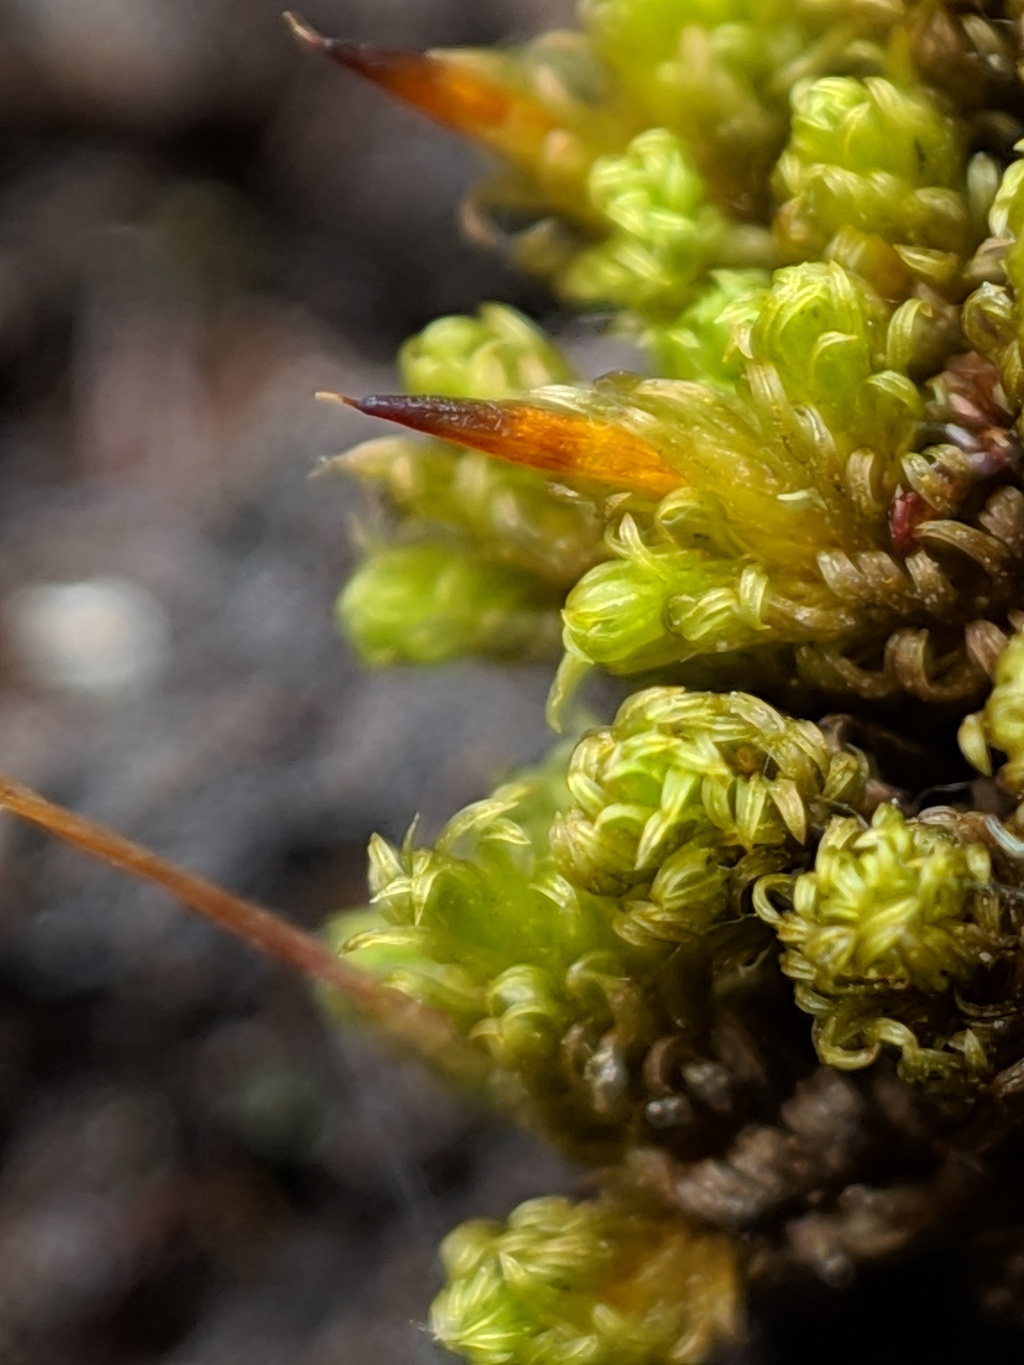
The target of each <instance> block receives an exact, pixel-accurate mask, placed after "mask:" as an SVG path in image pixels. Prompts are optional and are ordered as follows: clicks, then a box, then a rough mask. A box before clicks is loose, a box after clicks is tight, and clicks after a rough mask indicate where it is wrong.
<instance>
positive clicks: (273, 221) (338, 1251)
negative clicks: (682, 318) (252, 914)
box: [0, 0, 569, 1365]
mask: <svg viewBox="0 0 1024 1365" xmlns="http://www.w3.org/2000/svg"><path fill="white" fill-rule="evenodd" d="M568 10H569V5H568V3H565V4H561V3H553V0H474V3H472V4H467V3H465V0H315V3H313V0H311V3H310V4H309V6H308V8H307V9H306V11H305V12H306V14H307V17H308V18H309V19H310V20H311V21H312V22H313V23H315V24H316V25H318V26H319V27H321V28H322V29H323V30H324V31H325V32H327V33H331V34H340V35H343V36H346V37H352V38H357V39H374V38H376V39H383V40H386V41H387V42H390V43H407V44H410V45H413V46H416V47H425V46H436V45H449V44H466V43H468V44H475V43H487V42H493V41H496V40H499V39H504V38H509V37H511V38H513V39H514V38H516V37H525V36H527V35H528V34H529V33H530V32H531V31H534V30H535V29H537V28H540V27H544V26H550V25H552V24H553V23H555V22H557V21H558V20H559V19H560V18H563V17H566V16H567V14H568ZM0 122H2V125H3V136H2V152H0V768H2V769H3V770H5V771H7V772H9V773H11V774H12V775H15V776H17V777H19V778H20V779H21V780H23V781H26V782H29V783H31V784H32V785H34V786H37V787H39V788H40V789H42V790H43V791H44V792H46V793H47V794H48V795H50V796H51V797H53V798H54V799H57V800H60V801H62V802H65V803H67V804H69V805H71V806H73V807H75V808H76V809H79V810H81V811H83V812H86V813H88V814H89V815H91V816H93V817H95V818H98V819H101V820H103V821H106V822H108V823H109V824H111V825H113V826H115V827H116V828H118V829H120V830H122V831H123V832H125V833H127V834H129V835H131V836H132V837H134V838H136V839H140V840H142V841H143V842H145V843H147V844H149V845H151V846H152V847H153V848H155V849H157V850H158V851H160V852H161V853H162V854H164V855H165V856H167V857H169V858H172V859H174V860H176V861H179V862H181V863H183V864H185V865H186V866H188V867H190V868H193V869H195V870H197V871H200V872H202V873H204V874H205V875H207V876H209V877H212V878H214V879H216V880H217V881H220V882H222V883H224V884H225V885H227V886H230V887H232V888H234V889H236V890H238V891H240V892H242V893H243V894H245V895H248V896H251V897H254V898H256V899H258V900H260V901H263V902H264V903H267V904H270V905H273V906H275V907H278V908H283V909H285V910H287V912H288V913H289V914H290V915H292V916H293V917H294V918H295V919H297V920H299V921H300V922H302V923H304V924H307V925H309V926H315V925H317V924H318V923H319V922H320V921H321V920H322V919H323V917H324V916H325V915H326V914H327V913H328V912H330V911H331V910H333V909H336V908H338V907H340V906H343V905H354V904H358V903H359V902H360V901H361V899H362V898H363V896H364V894H365V890H364V862H365V858H364V850H365V845H366V841H367V838H368V837H369V835H370V833H371V832H372V831H373V830H380V831H382V832H383V833H385V834H387V835H389V836H391V837H400V836H401V834H402V833H403V832H404V830H405V828H406V826H407V825H408V823H409V821H410V820H411V818H412V817H413V815H414V814H415V813H416V812H417V811H421V812H423V813H424V817H425V822H426V828H427V832H428V833H429V831H430V830H431V829H435V828H436V827H437V824H438V822H439V821H440V820H441V819H442V818H443V817H444V816H445V815H447V814H449V813H451V812H452V811H453V810H454V809H456V808H457V807H458V806H459V805H460V804H462V803H463V802H465V801H467V800H470V799H473V798H475V797H476V796H478V795H480V794H481V793H482V792H483V791H484V790H485V789H486V788H487V787H488V786H489V785H490V784H491V782H492V780H493V778H494V777H495V776H496V775H497V774H500V772H501V771H502V770H503V769H507V768H508V767H509V766H510V765H512V764H514V763H516V762H519V761H522V759H523V758H526V757H532V756H533V755H534V754H535V753H536V752H538V751H539V750H540V748H541V747H542V746H543V745H544V743H545V740H544V732H543V720H542V710H543V700H544V694H545V690H546V686H547V676H546V673H545V672H544V671H543V670H542V671H540V672H532V673H531V672H522V673H518V674H517V673H515V672H514V671H511V670H508V669H505V668H500V669H499V668H495V669H490V668H484V667H473V668H466V669H460V670H444V671H440V672H434V673H424V674H419V675H409V674H394V675H390V676H377V677H372V678H371V677H368V676H367V675H366V674H364V673H363V671H362V670H361V669H360V668H359V667H358V665H357V664H356V662H355V661H354V660H353V658H352V657H351V655H350V653H349V652H348V650H347V648H346V646H345V645H344V644H343V643H342V642H341V641H340V640H339V638H338V637H337V635H336V633H335V632H334V630H333V626H332V620H331V613H332V606H333V599H334V596H335V594H336V592H337V589H338V586H339V584H340V583H341V581H342V579H343V578H344V576H345V574H346V571H347V567H348V563H349V558H350V553H351V551H350V548H349V544H350V528H351V523H352V521H353V519H354V518H355V517H357V516H358V514H359V509H360V506H361V505H362V499H361V496H360V494H359V493H358V491H357V490H356V489H354V488H353V487H350V486H348V485H347V484H346V483H345V481H344V480H342V479H340V478H337V477H334V478H324V479H321V480H320V481H314V482H311V481H310V474H311V471H313V470H314V469H315V467H316V464H317V461H318V460H319V459H320V458H321V457H323V456H329V455H332V454H334V453H336V452H337V451H339V450H341V449H344V448H345V447H346V446H348V445H351V444H353V443H354V442H356V441H358V440H360V439H363V438H364V437H365V436H366V435H368V434H370V424H369V423H367V422H365V420H364V419H360V418H357V417H355V416H354V415H352V414H347V413H345V412H343V411H341V410H340V409H338V408H336V407H322V406H318V405H317V404H315V403H314V402H313V398H312V395H313V393H314V391H315V390H317V389H320V388H326V389H339V388H344V389H346V390H347V391H349V392H355V393H360V392H370V391H373V390H378V391H379V390H382V389H383V390H385V391H387V390H388V389H392V388H393V387H394V384H395V380H394V374H393V370H392V356H393V354H394V351H395V349H396V347H397V346H398V345H399V343H400V342H401V341H402V340H403V339H404V338H405V337H406V336H407V335H408V334H410V333H412V332H414V331H416V330H417V329H419V328H420V327H421V326H423V325H424V324H425V323H426V322H428V321H429V320H430V319H431V318H432V317H434V316H436V315H438V314H440V313H444V312H452V311H456V312H458V311H467V310H472V309H473V308H475V306H476V305H477V303H478V302H479V301H480V300H481V299H482V298H497V299H502V300H507V301H510V302H515V303H520V304H525V305H526V306H528V307H533V308H536V307H538V306H539V307H541V308H543V307H544V303H543V300H539V299H538V298H537V297H535V296H532V295H530V294H529V293H528V291H527V289H526V286H524V285H523V283H522V282H521V281H519V280H517V279H516V278H514V277H513V276H512V275H511V274H510V273H509V272H506V271H505V270H504V268H503V267H502V266H501V264H500V263H499V262H497V261H495V260H493V259H491V258H489V257H487V256H486V255H483V254H481V253H479V252H478V251H474V250H473V249H471V248H469V247H467V246H466V245H465V244H464V243H462V242H460V241H459V239H458V235H457V231H456V228H455V226H454V211H455V205H456V203H457V200H458V198H459V196H460V194H461V193H462V192H463V190H464V189H465V188H466V186H467V185H468V183H469V182H470V180H471V179H472V177H473V175H474V173H475V171H476V169H477V166H478V163H477V161H476V159H475V157H474V156H473V154H472V153H471V152H470V151H469V150H467V149H464V148H463V147H461V146H459V145H458V144H457V143H456V142H455V141H454V140H453V139H452V138H450V137H448V136H447V135H445V134H443V133H441V132H440V131H437V130H435V129H433V128H432V127H430V126H427V125H424V124H421V123H420V122H419V121H418V120H417V119H416V118H415V116H414V115H412V114H411V113H408V112H406V111H404V110H402V109H398V108H394V107H392V106H391V105H390V104H388V103H387V102H386V100H385V99H384V98H383V97H382V96H380V95H378V94H377V93H376V92H375V91H373V90H372V89H370V88H369V87H367V86H365V85H363V84H361V83H359V82H357V81H356V80H355V79H354V78H350V77H348V76H347V75H346V74H344V73H342V72H340V71H339V70H338V69H336V68H334V67H331V66H330V65H329V64H327V63H320V62H317V61H316V60H315V59H313V58H312V57H311V56H310V55H309V54H307V53H303V52H301V51H299V50H298V49H297V47H296V46H295V44H294V43H293V42H292V41H291V39H290V38H289V36H288V34H287V32H286V30H285V27H284V25H283V24H282V22H281V18H280V13H279V9H278V5H277V4H276V3H273V0H0ZM0 891H2V904H3V913H2V915H0V1160H2V1169H0V1365H115V1363H116V1365H143V1363H144V1362H145V1363H148V1362H161V1365H236V1362H237V1363H238V1365H241V1363H242V1362H244V1363H245V1365H285V1362H287V1365H337V1363H338V1362H344V1363H345V1365H361V1362H364V1361H365V1362H369V1361H373V1362H374V1363H375V1365H399V1363H401V1365H417V1363H418V1362H424V1365H425V1363H426V1362H429V1361H433V1360H437V1359H439V1358H440V1357H439V1356H438V1355H437V1354H436V1353H435V1352H434V1350H433V1348H432V1347H431V1346H430V1345H429V1342H428V1339H427V1336H426V1334H425V1332H424V1330H423V1325H422V1324H423V1319H424V1318H425V1313H426V1308H427V1305H428V1303H429V1300H430V1297H431V1296H432V1293H433V1292H434V1289H435V1288H436V1286H437V1283H438V1272H437V1269H436V1264H435V1248H436V1244H437V1242H438V1241H439V1239H440V1237H441V1236H442V1234H443V1233H444V1232H445V1231H446V1230H447V1229H448V1228H449V1227H450V1226H451V1225H452V1224H453V1223H455V1222H457V1221H458V1220H460V1219H462V1218H465V1217H468V1216H471V1215H473V1214H477V1213H479V1214H502V1213H504V1212H505V1211H507V1209H508V1208H509V1207H510V1206H511V1205H512V1204H513V1203H514V1202H516V1201H517V1200H519V1199H521V1198H524V1197H526V1196H527V1195H530V1194H534V1193H540V1192H544V1191H545V1190H548V1189H553V1188H556V1187H559V1186H560V1185H563V1184H564V1183H565V1173H564V1172H563V1171H562V1170H561V1168H559V1167H558V1165H557V1163H556V1161H555V1159H554V1158H552V1157H550V1156H549V1155H547V1154H546V1153H545V1152H543V1150H542V1149H540V1148H539V1147H538V1146H535V1145H534V1144H532V1143H531V1142H530V1141H529V1140H528V1139H526V1138H524V1137H522V1136H521V1135H515V1134H511V1133H509V1132H508V1131H506V1130H505V1129H504V1128H503V1127H501V1126H500V1125H491V1124H488V1123H485V1122H484V1121H483V1120H481V1119H480V1117H479V1116H478V1115H477V1114H476V1113H475V1112H473V1111H472V1110H471V1108H469V1107H467V1106H463V1105H461V1104H460V1103H458V1102H457V1101H456V1100H455V1099H454V1098H453V1097H452V1096H451V1095H448V1094H446V1093H444V1092H442V1091H440V1090H439V1089H436V1088H434V1087H433V1086H432V1085H431V1084H430V1083H429V1082H428V1081H427V1080H425V1079H424V1078H423V1077H422V1076H421V1075H420V1074H419V1073H418V1071H417V1070H416V1069H415V1068H414V1067H411V1066H408V1065H404V1064H401V1063H398V1062H394V1061H392V1059H391V1058H389V1057H387V1055H386V1054H384V1053H383V1052H380V1051H378V1050H377V1048H376V1047H375V1046H374V1045H373V1044H372V1043H370V1042H369V1041H368V1040H366V1039H365V1038H363V1037H361V1036H359V1035H358V1034H355V1033H353V1034H349V1035H346V1036H344V1037H339V1036H338V1035H337V1034H331V1033H330V1032H329V1031H328V1029H327V1028H326V1027H325V1025H324V1024H323V1022H322V1021H321V1019H320V1017H319V1016H318V1014H317V1012H316V1009H315V1007H314V1005H313V1003H312V1002H311V1000H310V999H309V998H308V994H307V991H306V990H305V988H304V987H303V985H302V983H299V982H296V981H293V980H291V979H290V978H289V977H288V976H287V975H286V973H285V972H284V971H283V970H281V969H278V968H277V967H275V966H273V965H271V964H267V963H264V962H262V961H260V960H258V959H257V958H256V957H255V955H254V954H252V953H251V952H249V951H247V950H246V949H244V948H242V947H239V946H236V945H235V944H233V943H231V942H229V941H228V940H226V939H225V938H224V937H223V936H222V935H220V934H219V933H218V932H216V931H215V930H213V929H211V928H208V927H207V926H206V925H205V924H203V923H201V922H197V921H196V920H195V919H194V918H191V917H189V916H188V915H186V914H184V913H183V912H181V911H179V910H178V909H177V908H176V907H175V906H173V905H172V904H170V903H169V902H168V901H167V900H166V899H165V898H163V897H161V896H160V895H158V894H157V893H156V892H152V891H149V890H147V889H145V888H143V887H140V886H138V885H136V884H133V883H131V882H130V881H127V880H125V879H123V878H121V877H118V876H117V875H115V874H111V873H108V872H107V871H106V870H105V869H102V868H100V867H98V866H95V865H93V864H91V863H90V862H88V861H86V860H85V859H83V858H82V857H81V856H79V855H76V854H73V853H71V852H70V851H66V850H63V849H61V848H58V847H55V846H54V845H53V844H52V843H51V842H49V841H48V840H46V839H44V838H42V837H41V836H36V835H34V834H33V833H31V832H30V831H27V830H26V829H24V828H21V827H18V826H16V825H15V824H14V822H13V821H11V820H9V819H2V820H0Z"/></svg>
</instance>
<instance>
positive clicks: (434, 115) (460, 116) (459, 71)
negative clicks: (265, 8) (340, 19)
mask: <svg viewBox="0 0 1024 1365" xmlns="http://www.w3.org/2000/svg"><path fill="white" fill-rule="evenodd" d="M284 20H285V23H286V24H287V25H288V27H289V28H290V29H291V31H292V33H293V34H294V36H295V37H296V38H297V39H298V41H299V42H301V43H302V44H303V45H304V46H305V47H308V48H310V49H312V50H313V51H315V52H321V53H323V54H324V56H326V57H329V58H330V59H331V60H332V61H334V62H337V63H338V65H339V66H343V67H345V68H346V69H347V70H349V71H353V72H355V74H356V75H357V76H362V77H363V78H364V79H366V80H368V81H372V82H373V84H374V85H376V86H379V87H380V88H381V89H382V90H384V91H386V92H387V93H388V94H390V95H393V96H394V97H395V98H396V99H400V100H402V101H404V102H405V103H406V104H410V105H412V106H413V108H415V109H418V110H419V111H420V113H422V114H425V115H426V116H427V117H428V118H431V119H433V120H434V121H435V122H436V123H439V124H441V126H442V127H444V128H449V129H451V131H452V132H455V133H459V134H461V135H462V136H464V137H468V138H471V139H473V140H474V141H476V142H480V143H483V144H484V145H485V146H488V147H490V148H491V149H492V150H494V151H495V152H497V153H498V154H499V155H502V156H507V157H509V158H510V159H511V160H513V161H526V162H529V161H532V160H533V159H534V157H535V156H536V154H537V151H538V148H539V145H540V143H541V142H542V141H543V139H544V138H545V137H547V135H548V133H550V132H551V131H552V129H553V128H554V127H555V123H554V120H553V119H552V117H551V115H550V114H549V113H548V112H547V110H546V109H544V107H543V106H542V105H541V104H539V103H538V102H537V101H536V100H535V99H532V98H530V97H528V96H526V95H523V94H520V93H519V92H517V91H516V90H514V89H512V88H510V87H509V86H506V85H503V84H501V83H500V82H499V81H496V80H495V79H494V78H493V76H492V75H491V74H490V73H488V72H485V71H483V70H480V69H478V68H477V67H475V66H474V65H473V63H472V61H466V60H460V59H459V58H457V57H449V56H447V55H444V54H441V53H435V52H417V51H416V50H415V49H413V48H405V47H388V46H386V45H384V44H381V43H356V42H351V41H349V40H347V39H344V38H325V37H324V36H323V34H321V33H318V32H317V30H316V29H315V28H313V26H312V25H311V24H309V23H307V21H306V20H305V19H304V18H303V17H302V16H301V15H300V14H297V13H296V12H295V11H294V10H287V11H286V12H285V14H284Z"/></svg>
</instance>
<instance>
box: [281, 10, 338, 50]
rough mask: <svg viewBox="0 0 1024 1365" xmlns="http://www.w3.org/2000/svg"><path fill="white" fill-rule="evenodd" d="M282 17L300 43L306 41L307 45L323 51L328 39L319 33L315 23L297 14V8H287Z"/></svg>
mask: <svg viewBox="0 0 1024 1365" xmlns="http://www.w3.org/2000/svg"><path fill="white" fill-rule="evenodd" d="M281 18H282V19H283V20H284V21H285V23H286V24H287V25H288V28H289V29H290V30H291V33H292V35H293V36H294V37H295V38H297V39H298V40H299V42H300V43H304V44H305V46H306V47H311V48H314V49H315V50H317V51H322V50H323V48H325V47H326V45H327V39H326V38H325V37H324V36H323V34H322V33H318V32H317V31H316V29H315V28H314V27H313V25H312V24H310V23H308V22H307V21H306V20H305V19H303V17H302V15H301V14H297V13H296V12H295V10H292V9H286V10H285V12H284V13H283V14H282V16H281Z"/></svg>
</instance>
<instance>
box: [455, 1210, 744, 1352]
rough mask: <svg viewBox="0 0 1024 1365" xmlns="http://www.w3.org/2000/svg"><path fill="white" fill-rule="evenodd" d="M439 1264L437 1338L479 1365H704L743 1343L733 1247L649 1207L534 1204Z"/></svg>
mask: <svg viewBox="0 0 1024 1365" xmlns="http://www.w3.org/2000/svg"><path fill="white" fill-rule="evenodd" d="M441 1258H442V1261H443V1262H444V1267H445V1271H446V1273H447V1276H448V1284H447V1286H446V1287H445V1289H444V1290H443V1291H442V1292H441V1294H440V1295H439V1296H438V1298H437V1299H436V1300H435V1301H434V1305H433V1308H432V1310H431V1327H432V1329H433V1331H434V1334H435V1335H436V1336H437V1338H438V1340H439V1341H440V1342H441V1343H442V1344H443V1345H445V1346H447V1347H448V1348H449V1349H450V1350H454V1351H457V1352H459V1353H460V1354H462V1355H464V1356H465V1357H466V1358H467V1359H468V1360H470V1361H472V1362H473V1365H508V1363H509V1362H512V1361H515V1362H517V1365H577V1363H579V1365H583V1362H586V1365H670V1362H672V1363H673V1365H701V1362H703V1361H705V1360H707V1359H708V1358H709V1357H710V1356H711V1354H712V1352H713V1351H714V1349H715V1348H716V1347H717V1346H719V1345H721V1344H724V1343H726V1342H728V1341H729V1340H730V1339H733V1338H735V1337H736V1336H737V1335H738V1333H739V1328H740V1310H739V1306H738V1294H737V1273H738V1268H737V1260H736V1255H735V1253H734V1251H733V1250H732V1248H731V1247H730V1245H729V1243H728V1242H727V1241H726V1240H725V1238H723V1237H718V1236H713V1235H710V1234H706V1233H704V1234H701V1233H697V1232H695V1231H694V1230H693V1229H692V1228H690V1227H689V1226H688V1225H687V1224H686V1223H685V1222H684V1221H683V1220H682V1219H681V1218H679V1217H675V1218H672V1217H665V1216H658V1215H657V1214H653V1215H652V1214H651V1213H650V1212H648V1211H646V1210H645V1209H644V1208H643V1206H642V1205H640V1206H638V1207H633V1206H632V1205H631V1204H630V1203H624V1202H620V1201H617V1200H613V1199H611V1198H604V1199H602V1200H599V1201H597V1202H594V1203H581V1204H572V1203H570V1202H569V1201H568V1200H566V1199H560V1198H555V1197H550V1198H544V1199H533V1200H530V1201H529V1202H528V1203H526V1204H522V1205H520V1207H519V1208H518V1209H516V1210H515V1212H514V1213H513V1214H512V1215H511V1216H510V1217H509V1219H508V1221H507V1223H506V1224H505V1225H504V1226H501V1225H498V1224H496V1223H491V1222H484V1221H478V1222H473V1223H467V1224H465V1225H463V1226H462V1227H460V1228H458V1229H457V1230H456V1231H455V1232H453V1233H451V1234H450V1235H449V1236H448V1238H446V1240H445V1242H444V1244H443V1246H442V1249H441Z"/></svg>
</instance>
